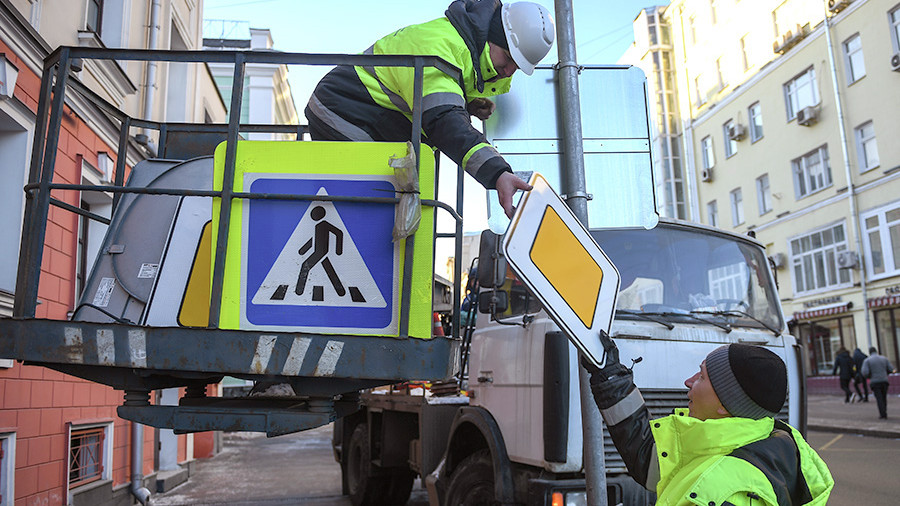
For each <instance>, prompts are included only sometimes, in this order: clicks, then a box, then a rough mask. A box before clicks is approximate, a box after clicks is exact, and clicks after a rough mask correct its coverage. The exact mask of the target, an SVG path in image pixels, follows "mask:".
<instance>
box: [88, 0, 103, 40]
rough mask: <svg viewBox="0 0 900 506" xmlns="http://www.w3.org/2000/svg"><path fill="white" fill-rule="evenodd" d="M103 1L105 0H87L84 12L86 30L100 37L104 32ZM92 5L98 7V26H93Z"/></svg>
mask: <svg viewBox="0 0 900 506" xmlns="http://www.w3.org/2000/svg"><path fill="white" fill-rule="evenodd" d="M103 1H104V0H87V1H86V2H85V4H84V5H85V10H86V12H85V13H84V29H85V31H88V32H91V33H94V34H96V35H97V37H98V38H100V34H102V33H103ZM91 6H94V7H95V8H96V24H97V26H91V21H93V20H92V19H91V18H92V16H91Z"/></svg>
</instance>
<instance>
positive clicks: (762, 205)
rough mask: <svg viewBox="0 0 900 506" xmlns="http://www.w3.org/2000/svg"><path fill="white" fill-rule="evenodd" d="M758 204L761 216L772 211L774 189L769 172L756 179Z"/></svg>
mask: <svg viewBox="0 0 900 506" xmlns="http://www.w3.org/2000/svg"><path fill="white" fill-rule="evenodd" d="M756 204H757V206H758V208H759V215H760V216H762V215H764V214H766V213H769V212H771V211H772V187H771V184H770V182H769V173H768V172H767V173H765V174H763V175H761V176H759V177H758V178H756Z"/></svg>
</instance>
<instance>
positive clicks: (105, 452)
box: [66, 420, 113, 502]
mask: <svg viewBox="0 0 900 506" xmlns="http://www.w3.org/2000/svg"><path fill="white" fill-rule="evenodd" d="M66 426H67V431H66V432H67V437H66V490H67V491H68V495H69V497H70V502H71V494H72V493H73V492H74V491H76V490H77V489H80V488H82V487H84V486H85V485H90V484H92V483H96V482H98V481H107V480H111V479H112V468H113V462H112V459H113V422H112V420H108V421H107V420H103V421H91V422H68V423H66ZM80 431H94V432H99V433H101V434H102V439H101V441H100V443H99V444H100V451H99V453H98V457H99V459H100V462H99V465H100V472H99V474H97V475H96V476H91V477H89V478H88V479H83V480H76V481H74V482H73V480H72V465H73V462H72V456H73V455H72V452H73V448H72V437H73V434H74V433H76V432H80Z"/></svg>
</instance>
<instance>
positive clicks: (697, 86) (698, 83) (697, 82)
mask: <svg viewBox="0 0 900 506" xmlns="http://www.w3.org/2000/svg"><path fill="white" fill-rule="evenodd" d="M694 90H696V92H697V103H696V106H697V107H700V106H701V105H703V104H705V103H706V91H705V90H704V89H703V75H699V76H697V77H695V78H694Z"/></svg>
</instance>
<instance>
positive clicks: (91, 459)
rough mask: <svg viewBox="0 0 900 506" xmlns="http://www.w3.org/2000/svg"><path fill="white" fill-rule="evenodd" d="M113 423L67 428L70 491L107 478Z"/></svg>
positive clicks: (109, 467)
mask: <svg viewBox="0 0 900 506" xmlns="http://www.w3.org/2000/svg"><path fill="white" fill-rule="evenodd" d="M111 436H112V423H102V424H91V425H71V426H70V428H69V489H73V488H76V487H80V486H81V485H85V484H88V483H92V482H95V481H98V480H107V479H110V477H111V476H112V475H111V472H110V469H111V466H110V463H111V461H112V441H111V440H112V437H111Z"/></svg>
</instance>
